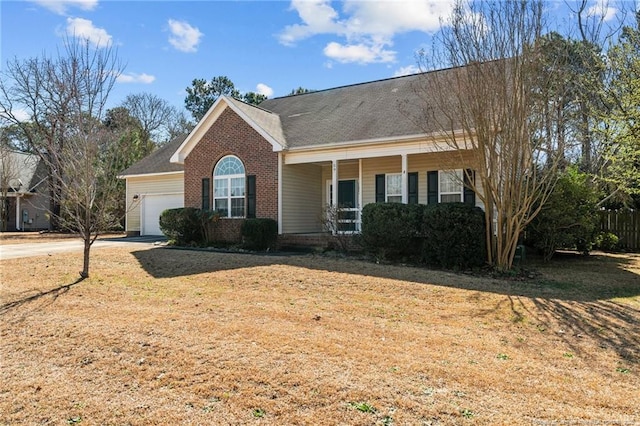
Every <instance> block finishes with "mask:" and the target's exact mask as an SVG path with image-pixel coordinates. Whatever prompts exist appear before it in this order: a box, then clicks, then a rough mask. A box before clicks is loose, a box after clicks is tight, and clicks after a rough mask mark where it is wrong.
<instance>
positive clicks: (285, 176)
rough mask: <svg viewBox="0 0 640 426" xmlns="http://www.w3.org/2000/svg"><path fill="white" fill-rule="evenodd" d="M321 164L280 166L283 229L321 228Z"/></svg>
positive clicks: (301, 230) (307, 229)
mask: <svg viewBox="0 0 640 426" xmlns="http://www.w3.org/2000/svg"><path fill="white" fill-rule="evenodd" d="M323 206H324V203H323V201H322V167H321V166H318V165H315V164H292V165H283V167H282V232H283V233H285V234H296V233H312V232H321V231H322V224H321V216H322V208H323Z"/></svg>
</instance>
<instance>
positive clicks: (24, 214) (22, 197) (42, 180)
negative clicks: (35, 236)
mask: <svg viewBox="0 0 640 426" xmlns="http://www.w3.org/2000/svg"><path fill="white" fill-rule="evenodd" d="M0 209H3V211H2V214H0V219H1V220H2V221H3V223H0V230H3V231H38V230H43V229H48V228H49V215H48V213H47V212H48V209H49V194H48V191H47V171H46V167H45V164H44V163H43V162H42V160H40V158H39V157H38V156H37V155H33V154H27V153H23V152H16V151H3V152H2V158H1V159H0Z"/></svg>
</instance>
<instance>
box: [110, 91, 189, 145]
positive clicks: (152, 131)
mask: <svg viewBox="0 0 640 426" xmlns="http://www.w3.org/2000/svg"><path fill="white" fill-rule="evenodd" d="M122 106H123V107H125V108H126V109H128V110H129V114H131V116H132V117H134V118H136V119H137V120H138V121H139V122H140V125H141V127H142V135H141V137H142V140H143V141H145V142H148V143H153V142H155V143H161V142H167V141H168V140H169V136H168V133H169V127H168V126H169V124H170V123H171V121H172V119H173V117H174V116H175V115H177V114H178V112H177V111H176V108H175V107H173V106H171V105H169V103H168V102H167V101H166V100H164V99H162V98H160V97H159V96H156V95H154V94H151V93H146V92H143V93H135V94H130V95H128V96H127V97H126V98H125V100H124V102H123V103H122Z"/></svg>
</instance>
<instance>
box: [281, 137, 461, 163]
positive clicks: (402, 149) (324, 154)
mask: <svg viewBox="0 0 640 426" xmlns="http://www.w3.org/2000/svg"><path fill="white" fill-rule="evenodd" d="M443 151H451V152H454V151H455V150H453V149H451V147H450V146H448V145H447V143H446V142H444V141H437V142H433V141H427V140H419V141H411V142H404V143H387V144H377V145H363V146H358V147H341V148H335V147H334V148H327V149H324V150H319V149H311V150H306V151H296V152H291V151H285V153H284V155H285V157H284V163H285V164H304V163H319V162H323V161H333V160H359V159H361V158H378V157H392V156H397V155H403V154H404V155H409V154H427V153H433V152H443Z"/></svg>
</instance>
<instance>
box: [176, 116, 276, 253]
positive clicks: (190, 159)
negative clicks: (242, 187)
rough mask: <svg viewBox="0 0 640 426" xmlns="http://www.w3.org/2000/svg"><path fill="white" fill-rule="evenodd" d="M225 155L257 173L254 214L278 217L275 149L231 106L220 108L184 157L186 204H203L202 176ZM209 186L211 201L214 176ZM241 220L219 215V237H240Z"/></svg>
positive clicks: (211, 198) (209, 174) (197, 205)
mask: <svg viewBox="0 0 640 426" xmlns="http://www.w3.org/2000/svg"><path fill="white" fill-rule="evenodd" d="M225 155H235V156H236V157H238V158H239V159H240V160H241V161H242V163H243V164H244V167H245V173H246V174H247V175H255V176H256V217H259V218H270V219H273V220H278V153H277V152H273V147H272V145H271V144H270V143H269V142H268V141H267V140H265V139H264V138H263V137H262V136H260V134H258V132H256V131H255V130H254V129H253V128H252V127H251V126H250V125H249V124H247V123H246V122H245V121H244V120H242V119H241V118H240V117H239V116H238V115H237V114H236V113H235V112H234V111H233V110H231V109H230V108H227V109H225V110H224V111H223V112H222V114H221V115H220V116H219V117H218V119H217V120H216V122H215V123H214V125H213V126H211V128H210V129H209V130H208V131H207V133H205V135H204V136H203V137H202V139H201V140H200V141H199V142H198V144H197V145H196V146H195V147H194V148H193V150H192V151H191V152H190V153H189V155H188V156H187V158H185V161H184V205H185V207H196V208H200V207H202V188H201V185H202V179H203V178H210V179H212V178H213V169H214V167H215V166H216V163H217V162H218V161H219V160H220V159H221V158H222V157H224V156H225ZM210 187H211V191H212V192H211V194H210V200H211V204H212V205H213V180H212V182H211V185H210ZM245 211H246V205H245ZM226 222H229V223H226ZM241 222H242V221H241V220H237V219H222V220H221V222H220V223H219V224H218V229H219V232H220V240H222V241H236V238H237V239H238V240H239V238H240V224H241Z"/></svg>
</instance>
